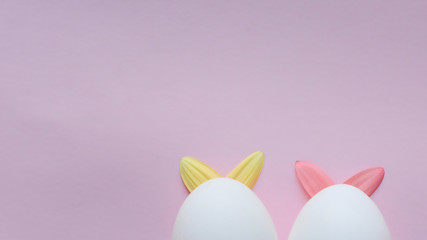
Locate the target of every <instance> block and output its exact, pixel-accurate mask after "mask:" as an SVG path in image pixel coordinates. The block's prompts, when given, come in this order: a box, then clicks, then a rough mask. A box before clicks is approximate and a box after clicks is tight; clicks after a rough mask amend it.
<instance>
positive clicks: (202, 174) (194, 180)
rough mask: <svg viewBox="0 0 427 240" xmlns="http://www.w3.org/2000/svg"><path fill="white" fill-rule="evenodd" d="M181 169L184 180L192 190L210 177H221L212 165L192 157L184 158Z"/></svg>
mask: <svg viewBox="0 0 427 240" xmlns="http://www.w3.org/2000/svg"><path fill="white" fill-rule="evenodd" d="M179 171H180V172H181V178H182V181H183V182H184V184H185V186H186V187H187V189H188V191H190V192H192V191H193V190H194V189H195V188H196V187H198V186H199V185H200V184H202V183H204V182H206V181H208V180H210V179H213V178H219V177H221V175H219V174H218V173H217V172H216V171H215V170H213V169H212V168H211V167H209V166H208V165H206V164H205V163H203V162H201V161H199V160H197V159H195V158H192V157H183V158H182V160H181V164H180V166H179Z"/></svg>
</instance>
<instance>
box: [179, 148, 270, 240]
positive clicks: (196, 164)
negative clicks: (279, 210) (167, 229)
mask: <svg viewBox="0 0 427 240" xmlns="http://www.w3.org/2000/svg"><path fill="white" fill-rule="evenodd" d="M263 162H264V154H263V153H262V152H256V153H254V154H252V155H250V156H249V157H248V158H246V159H245V160H244V161H243V162H242V163H241V164H240V165H239V166H237V167H236V169H234V170H233V171H232V172H231V173H230V174H229V175H228V176H227V177H226V178H222V177H221V176H220V175H219V174H218V173H217V172H215V171H214V170H213V169H212V168H210V167H209V166H207V165H206V164H204V163H202V162H200V161H198V160H196V159H194V158H183V160H182V161H181V167H180V170H181V176H182V179H183V182H184V184H185V185H186V186H187V188H188V190H189V191H190V192H191V194H190V195H189V196H188V197H187V199H186V200H185V201H184V203H183V205H182V207H181V209H180V210H179V213H178V216H177V218H176V221H175V225H174V229H173V233H172V240H260V239H262V240H277V234H276V230H275V228H274V224H273V221H272V219H271V217H270V215H269V214H268V211H267V209H266V208H265V206H264V205H263V203H262V202H261V200H260V199H259V198H258V197H257V196H256V195H255V193H254V192H253V191H252V190H251V188H252V187H253V186H254V185H255V182H256V180H257V178H258V176H259V174H260V172H261V169H262V166H263Z"/></svg>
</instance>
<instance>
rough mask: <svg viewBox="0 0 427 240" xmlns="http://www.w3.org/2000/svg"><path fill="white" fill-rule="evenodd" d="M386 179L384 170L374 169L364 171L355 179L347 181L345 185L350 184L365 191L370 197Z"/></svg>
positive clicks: (355, 176)
mask: <svg viewBox="0 0 427 240" xmlns="http://www.w3.org/2000/svg"><path fill="white" fill-rule="evenodd" d="M383 178H384V168H382V167H373V168H368V169H366V170H363V171H361V172H359V173H357V174H356V175H354V176H353V177H351V178H349V179H347V181H345V182H344V183H345V184H349V185H352V186H355V187H357V188H359V189H360V190H362V191H364V192H365V193H366V194H367V195H368V196H371V195H372V194H373V193H374V192H375V190H377V188H378V186H380V184H381V182H382V181H383Z"/></svg>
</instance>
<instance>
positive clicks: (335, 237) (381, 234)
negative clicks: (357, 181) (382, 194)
mask: <svg viewBox="0 0 427 240" xmlns="http://www.w3.org/2000/svg"><path fill="white" fill-rule="evenodd" d="M390 239H391V236H390V232H389V230H388V227H387V224H386V222H385V220H384V218H383V216H382V214H381V212H380V211H379V209H378V208H377V206H376V205H375V203H374V202H373V201H372V200H371V199H370V198H369V197H368V196H367V195H366V194H365V193H364V192H362V191H361V190H359V189H358V188H356V187H353V186H350V185H346V184H337V185H333V186H330V187H327V188H325V189H323V190H322V191H320V192H319V193H317V194H316V195H315V196H313V197H312V198H311V199H310V200H309V201H308V202H307V204H306V205H305V206H304V207H303V209H302V210H301V212H300V213H299V215H298V217H297V219H296V221H295V223H294V226H293V228H292V230H291V234H290V236H289V240H390Z"/></svg>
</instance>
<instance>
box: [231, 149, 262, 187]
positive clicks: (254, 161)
mask: <svg viewBox="0 0 427 240" xmlns="http://www.w3.org/2000/svg"><path fill="white" fill-rule="evenodd" d="M263 165H264V153H263V152H261V151H258V152H254V153H252V154H251V155H250V156H249V157H247V158H246V159H245V160H243V161H242V162H241V163H240V164H239V165H238V166H237V167H236V168H235V169H234V170H233V171H231V173H230V174H228V176H227V177H228V178H232V179H235V180H237V181H239V182H241V183H243V184H245V185H246V186H248V187H249V188H251V189H252V188H253V187H254V185H255V183H256V181H257V179H258V176H259V174H260V173H261V170H262V166H263Z"/></svg>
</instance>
